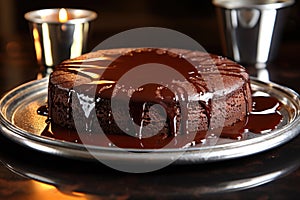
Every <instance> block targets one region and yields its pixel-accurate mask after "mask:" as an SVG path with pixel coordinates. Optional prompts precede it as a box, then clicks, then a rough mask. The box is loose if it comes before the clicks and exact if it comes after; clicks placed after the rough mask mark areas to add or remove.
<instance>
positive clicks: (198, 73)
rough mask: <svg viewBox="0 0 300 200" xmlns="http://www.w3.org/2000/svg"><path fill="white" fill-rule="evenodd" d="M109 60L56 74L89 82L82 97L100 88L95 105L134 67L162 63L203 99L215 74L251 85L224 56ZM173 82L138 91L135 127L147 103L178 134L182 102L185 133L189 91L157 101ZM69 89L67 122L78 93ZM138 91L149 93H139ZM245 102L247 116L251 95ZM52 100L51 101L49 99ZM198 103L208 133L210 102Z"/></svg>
mask: <svg viewBox="0 0 300 200" xmlns="http://www.w3.org/2000/svg"><path fill="white" fill-rule="evenodd" d="M174 52H176V53H174ZM110 56H111V55H107V56H106V55H102V56H101V57H99V56H98V58H93V59H83V60H80V59H76V60H71V61H67V62H63V63H62V64H61V65H60V66H59V68H57V69H56V72H58V71H64V72H69V73H73V74H75V75H76V74H80V75H81V76H82V77H83V78H86V80H85V82H83V83H82V84H80V87H77V88H76V92H77V93H80V92H81V91H84V92H83V93H85V94H89V92H90V93H91V94H90V95H91V96H93V95H94V94H93V91H91V88H93V86H92V85H93V84H97V89H96V97H95V101H96V102H97V101H98V100H100V99H103V98H105V99H110V98H111V96H112V95H113V94H112V92H113V89H114V88H115V87H116V86H117V85H116V83H117V82H118V80H119V79H120V77H121V76H122V75H124V74H125V73H126V72H128V71H129V70H131V69H133V68H134V67H136V66H139V65H142V64H145V63H159V64H163V65H166V66H171V67H172V68H173V69H175V70H176V71H178V72H179V73H180V74H181V75H182V76H183V77H184V78H185V79H186V80H187V81H188V82H190V83H191V84H192V85H193V86H194V88H195V89H196V93H198V94H200V96H201V95H203V94H205V93H209V92H213V91H211V90H214V89H211V88H209V87H208V86H207V85H206V81H205V77H206V76H207V77H208V76H210V75H212V74H220V75H222V76H228V77H238V78H240V79H242V80H243V81H244V82H245V81H246V82H248V81H249V80H248V76H247V74H246V72H245V69H244V68H243V67H241V66H240V65H238V64H237V63H235V62H232V61H230V60H228V59H226V58H223V57H221V56H216V55H212V54H207V53H204V52H193V51H187V50H181V51H179V52H178V50H176V51H172V50H167V49H155V48H142V49H135V50H131V51H128V50H127V51H125V53H122V54H121V55H120V56H119V57H117V58H115V59H112V58H111V57H110ZM133 58H134V59H133ZM110 61H112V62H111V63H110V64H109V65H108V67H106V66H104V65H105V62H107V63H109V62H110ZM103 66H104V67H103ZM56 76H57V73H56ZM99 76H100V77H99ZM203 76H204V77H203ZM99 80H100V81H99ZM172 81H174V80H173V77H170V79H168V78H167V79H166V81H165V82H164V83H161V87H157V85H156V84H148V85H147V86H141V87H139V88H138V89H136V90H135V92H134V93H133V95H132V97H131V101H130V102H131V103H130V105H131V106H130V111H129V112H130V114H131V117H132V118H133V121H134V122H135V123H136V124H138V125H140V121H141V113H142V112H143V110H142V109H143V105H144V104H145V103H146V102H148V103H151V104H160V105H162V106H163V107H164V108H165V109H166V113H167V116H168V117H167V118H168V124H169V127H170V133H169V134H173V135H174V134H176V132H175V130H176V129H177V127H176V124H174V122H176V119H175V117H176V116H177V115H176V114H177V113H176V112H178V108H177V107H178V101H180V102H181V103H182V104H181V105H180V112H181V115H182V118H183V120H181V126H180V129H181V132H186V130H185V129H186V124H185V123H186V120H184V119H186V118H187V115H188V114H187V112H188V111H187V110H188V109H187V104H188V101H187V99H188V98H189V96H188V94H187V93H186V92H185V90H186V89H185V88H182V90H180V91H177V92H176V93H175V94H172V93H170V92H167V93H162V94H161V97H159V98H158V97H157V92H158V89H157V88H162V89H161V90H165V91H168V89H167V86H169V87H172V86H174V84H173V82H172ZM79 82H80V81H79ZM66 84H69V83H66ZM66 84H65V85H66ZM67 87H69V92H68V93H69V96H68V104H69V106H68V111H67V112H68V114H67V118H70V116H71V110H70V109H69V108H70V107H71V103H72V102H71V99H72V94H74V92H75V91H74V89H73V88H72V86H67ZM126 87H127V88H126ZM129 87H130V86H125V89H126V91H128V89H129ZM178 87H179V86H178V85H175V87H174V88H178ZM243 87H247V84H244V86H243ZM138 91H147V92H143V93H140V92H138ZM182 91H183V92H182ZM243 91H247V90H246V88H244V90H243ZM94 92H95V91H94ZM244 98H245V102H246V110H245V113H248V112H249V109H251V101H250V100H249V99H248V95H247V94H246V93H244ZM49 99H51V98H50V97H49ZM50 103H51V101H50ZM198 103H199V104H200V105H201V106H202V107H204V108H205V115H206V118H207V123H208V125H207V129H209V127H210V121H211V120H210V119H211V115H212V114H211V111H212V108H211V98H206V99H200V100H199V101H198ZM50 116H51V111H50ZM112 118H113V117H112Z"/></svg>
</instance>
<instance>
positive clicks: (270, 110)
mask: <svg viewBox="0 0 300 200" xmlns="http://www.w3.org/2000/svg"><path fill="white" fill-rule="evenodd" d="M281 107H282V104H281V103H280V102H279V101H278V100H277V99H276V98H274V97H262V96H258V97H253V107H252V111H251V112H250V113H249V115H248V116H247V118H246V119H245V120H244V121H241V122H238V123H236V124H234V125H233V126H229V127H224V128H223V131H222V133H221V135H220V137H223V138H231V139H242V138H243V135H244V134H245V133H246V132H248V131H250V132H252V133H255V134H265V133H267V132H269V131H271V130H274V129H275V128H276V127H277V125H278V124H279V123H280V121H281V120H282V115H281V114H280V112H279V110H280V108H281ZM43 108H44V107H43ZM206 133H207V132H206V131H201V132H198V133H197V135H196V137H195V138H189V137H190V135H188V134H181V135H177V136H174V135H173V136H166V135H163V134H157V135H155V136H152V137H149V138H138V137H133V136H129V135H113V134H111V135H106V137H108V139H109V140H110V142H109V143H108V142H105V141H107V140H104V139H103V138H104V135H101V134H100V135H99V134H97V133H92V134H86V135H81V136H80V137H90V138H91V139H89V140H84V141H90V143H89V144H92V145H98V146H103V147H109V146H114V145H115V146H118V147H120V148H138V149H139V148H144V149H159V148H163V147H165V146H166V145H169V147H170V148H172V147H173V148H180V147H184V146H186V145H187V144H190V143H191V141H192V142H194V143H195V144H197V143H201V141H202V140H203V139H204V138H205V137H206ZM41 135H42V136H46V137H51V138H55V139H59V140H64V141H70V142H75V143H82V142H81V139H80V137H79V136H78V133H77V132H76V131H75V130H73V129H67V128H63V127H61V126H59V125H55V124H51V123H47V125H46V127H45V130H44V131H43V132H42V133H41Z"/></svg>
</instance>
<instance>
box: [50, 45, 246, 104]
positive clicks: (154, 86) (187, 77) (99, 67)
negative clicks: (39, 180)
mask: <svg viewBox="0 0 300 200" xmlns="http://www.w3.org/2000/svg"><path fill="white" fill-rule="evenodd" d="M50 81H51V83H52V84H54V85H57V87H61V88H65V89H74V88H75V87H76V89H77V90H80V91H82V90H83V91H84V92H85V93H89V92H91V95H93V94H92V93H94V95H95V93H97V94H99V95H100V96H102V97H107V98H109V96H111V95H113V94H114V93H115V92H116V91H118V90H122V91H126V93H128V95H129V96H130V95H132V94H133V92H135V91H140V92H141V95H139V98H142V99H147V98H151V97H150V96H149V95H148V96H147V94H149V92H142V91H143V90H145V91H152V92H153V93H155V94H156V96H171V97H172V98H173V97H174V98H177V97H178V96H181V98H185V97H186V98H187V99H188V100H204V101H207V100H209V99H211V97H212V96H213V95H215V96H224V95H225V96H226V95H230V94H231V93H232V92H233V91H236V90H237V89H239V88H242V87H243V86H244V84H245V82H247V81H249V75H248V74H247V72H246V70H245V68H243V67H242V66H241V65H239V64H237V63H235V62H233V61H231V60H229V59H227V58H225V57H222V56H217V55H213V54H209V53H205V52H201V51H191V50H185V49H161V48H159V49H158V48H135V49H133V48H121V49H107V50H98V51H95V52H91V53H87V54H84V55H82V56H80V57H77V58H74V59H70V60H66V61H64V62H62V63H61V64H60V65H58V66H57V67H56V68H55V70H54V71H53V73H52V74H51V76H50ZM112 89H114V90H112ZM172 92H173V95H172V94H171V93H172Z"/></svg>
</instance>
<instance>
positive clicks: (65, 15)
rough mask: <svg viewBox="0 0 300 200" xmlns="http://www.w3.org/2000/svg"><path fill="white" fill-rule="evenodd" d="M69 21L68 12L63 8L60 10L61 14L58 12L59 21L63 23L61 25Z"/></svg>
mask: <svg viewBox="0 0 300 200" xmlns="http://www.w3.org/2000/svg"><path fill="white" fill-rule="evenodd" d="M68 19H69V17H68V12H67V10H66V9H64V8H61V9H59V12H58V21H59V22H61V23H65V22H67V21H68Z"/></svg>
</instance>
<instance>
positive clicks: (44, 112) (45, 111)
mask: <svg viewBox="0 0 300 200" xmlns="http://www.w3.org/2000/svg"><path fill="white" fill-rule="evenodd" d="M37 114H39V115H42V116H47V117H48V106H46V105H44V106H41V107H39V108H38V110H37Z"/></svg>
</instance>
